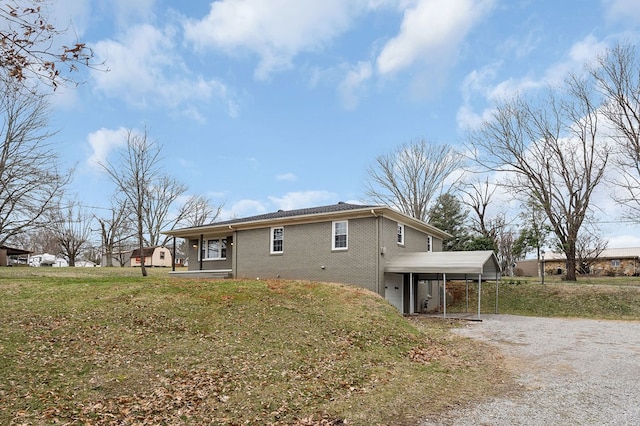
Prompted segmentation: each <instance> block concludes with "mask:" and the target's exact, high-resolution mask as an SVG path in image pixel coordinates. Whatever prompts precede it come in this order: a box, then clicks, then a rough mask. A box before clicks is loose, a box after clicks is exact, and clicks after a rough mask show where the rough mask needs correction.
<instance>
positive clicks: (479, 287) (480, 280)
mask: <svg viewBox="0 0 640 426" xmlns="http://www.w3.org/2000/svg"><path fill="white" fill-rule="evenodd" d="M481 293H482V274H479V275H478V319H480V294H481Z"/></svg>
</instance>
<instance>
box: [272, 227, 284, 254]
mask: <svg viewBox="0 0 640 426" xmlns="http://www.w3.org/2000/svg"><path fill="white" fill-rule="evenodd" d="M283 251H284V228H283V227H279V228H271V253H282V252H283Z"/></svg>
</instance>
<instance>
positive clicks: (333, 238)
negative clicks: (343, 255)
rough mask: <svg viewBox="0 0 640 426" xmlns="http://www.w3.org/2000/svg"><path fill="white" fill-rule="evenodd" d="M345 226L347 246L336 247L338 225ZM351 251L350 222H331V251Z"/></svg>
mask: <svg viewBox="0 0 640 426" xmlns="http://www.w3.org/2000/svg"><path fill="white" fill-rule="evenodd" d="M338 223H344V224H345V235H346V236H347V241H346V245H345V246H344V247H336V224H338ZM348 249H349V221H348V220H334V221H333V222H331V250H348Z"/></svg>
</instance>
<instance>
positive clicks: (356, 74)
mask: <svg viewBox="0 0 640 426" xmlns="http://www.w3.org/2000/svg"><path fill="white" fill-rule="evenodd" d="M372 68H373V67H372V66H371V63H370V62H359V63H358V64H357V65H356V66H354V67H352V68H351V69H350V70H349V71H348V72H347V75H346V76H345V78H344V79H343V80H342V82H341V83H340V85H339V86H338V92H339V93H340V97H341V98H342V104H343V105H344V107H345V108H347V109H355V108H356V107H357V106H358V103H359V101H360V94H361V92H362V90H363V87H362V86H363V85H364V83H365V82H367V81H368V80H369V79H370V78H371V76H372V74H373V69H372Z"/></svg>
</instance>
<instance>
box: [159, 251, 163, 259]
mask: <svg viewBox="0 0 640 426" xmlns="http://www.w3.org/2000/svg"><path fill="white" fill-rule="evenodd" d="M160 259H161V260H164V252H163V251H161V252H160Z"/></svg>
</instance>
